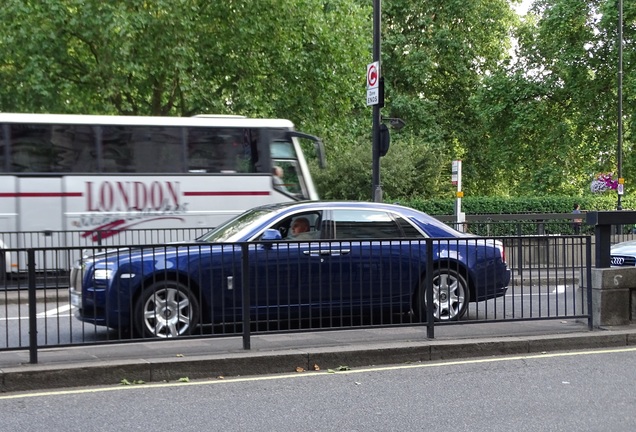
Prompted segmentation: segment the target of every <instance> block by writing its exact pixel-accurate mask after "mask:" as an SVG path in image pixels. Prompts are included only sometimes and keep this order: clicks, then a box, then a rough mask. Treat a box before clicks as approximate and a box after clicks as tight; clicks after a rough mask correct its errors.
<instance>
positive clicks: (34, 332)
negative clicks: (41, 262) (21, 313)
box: [27, 249, 38, 364]
mask: <svg viewBox="0 0 636 432" xmlns="http://www.w3.org/2000/svg"><path fill="white" fill-rule="evenodd" d="M27 268H28V274H29V363H31V364H37V362H38V324H37V298H36V294H35V289H36V286H35V250H34V249H28V250H27Z"/></svg>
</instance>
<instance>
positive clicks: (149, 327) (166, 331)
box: [134, 280, 199, 338]
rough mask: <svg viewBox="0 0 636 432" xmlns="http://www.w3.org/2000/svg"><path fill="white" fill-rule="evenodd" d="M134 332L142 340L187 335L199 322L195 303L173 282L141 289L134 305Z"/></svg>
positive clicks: (187, 293) (189, 295) (183, 287)
mask: <svg viewBox="0 0 636 432" xmlns="http://www.w3.org/2000/svg"><path fill="white" fill-rule="evenodd" d="M134 320H135V330H136V333H137V334H138V335H139V336H142V337H160V338H172V337H178V336H183V335H188V334H190V333H191V332H192V330H193V329H194V328H195V327H196V326H197V324H198V322H199V302H198V301H197V299H196V297H195V296H194V295H193V294H192V291H191V290H190V289H189V288H188V287H187V286H185V285H183V284H181V283H179V282H176V281H170V280H167V281H162V282H157V283H154V284H152V285H151V286H149V287H148V288H146V289H144V291H143V292H142V293H141V295H140V296H139V299H137V303H136V305H135V315H134Z"/></svg>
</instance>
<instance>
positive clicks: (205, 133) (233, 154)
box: [187, 128, 258, 174]
mask: <svg viewBox="0 0 636 432" xmlns="http://www.w3.org/2000/svg"><path fill="white" fill-rule="evenodd" d="M253 136H257V134H255V133H254V132H253V131H250V130H248V129H240V128H233V129H229V128H228V129H225V128H190V129H189V131H188V149H187V164H188V172H212V173H228V174H230V173H252V172H255V163H254V158H255V157H256V155H257V154H258V153H255V151H254V150H255V143H254V144H253V143H252V141H253Z"/></svg>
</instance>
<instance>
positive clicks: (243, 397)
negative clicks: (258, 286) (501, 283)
mask: <svg viewBox="0 0 636 432" xmlns="http://www.w3.org/2000/svg"><path fill="white" fill-rule="evenodd" d="M317 366H318V367H319V366H320V365H317ZM343 369H345V368H343ZM635 382H636V347H623V348H620V349H619V348H613V349H604V350H588V351H571V352H562V353H551V354H536V355H524V356H503V357H502V356H496V357H488V358H480V359H465V360H456V361H445V362H421V363H419V362H418V363H411V364H401V365H389V366H384V367H369V368H350V369H349V370H332V371H329V370H319V371H310V372H297V373H290V374H284V375H261V376H249V377H238V378H226V379H221V378H215V379H210V380H200V381H194V380H193V381H190V382H171V383H160V384H131V385H125V386H123V385H119V386H108V387H90V388H80V389H71V390H63V391H48V392H35V393H10V394H6V395H0V412H2V413H3V415H2V423H1V424H2V426H1V429H2V430H16V431H17V430H19V431H25V432H28V431H41V430H48V431H52V432H56V431H60V432H61V431H64V432H66V431H69V430H82V431H84V432H90V431H102V432H109V431H118V432H119V431H121V430H166V431H175V430H179V431H184V432H187V431H200V430H222V431H225V432H231V431H241V432H243V431H250V430H254V431H299V430H305V431H365V432H368V431H403V430H438V431H443V430H452V431H454V432H462V431H466V432H468V431H470V432H479V431H488V432H493V431H494V432H497V431H505V432H509V431H516V432H523V431H532V432H544V431H545V432H548V431H613V432H622V431H625V432H627V431H629V432H631V431H634V430H636V415H634V413H635V412H636V396H635V395H636V393H634V383H635Z"/></svg>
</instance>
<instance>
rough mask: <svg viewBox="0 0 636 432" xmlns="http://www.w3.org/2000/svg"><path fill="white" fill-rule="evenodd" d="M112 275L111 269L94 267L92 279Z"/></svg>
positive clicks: (108, 277) (101, 278)
mask: <svg viewBox="0 0 636 432" xmlns="http://www.w3.org/2000/svg"><path fill="white" fill-rule="evenodd" d="M112 275H113V271H112V270H111V269H96V270H95V272H94V273H93V278H94V279H100V280H106V279H110V278H111V277H112Z"/></svg>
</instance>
